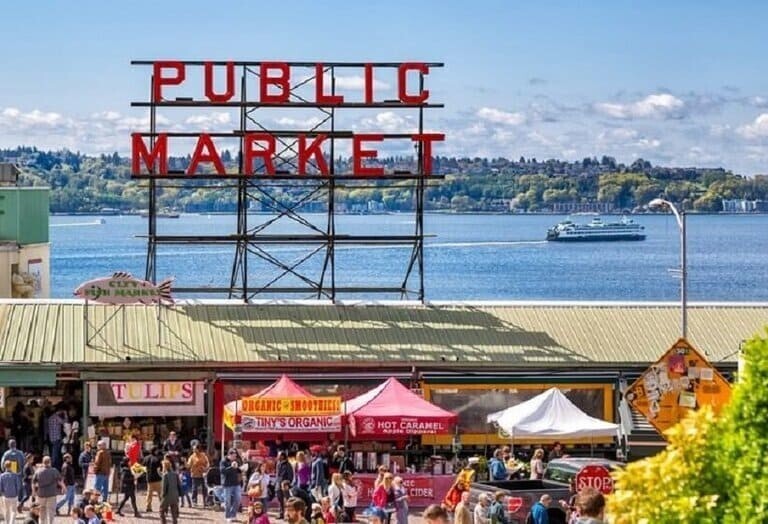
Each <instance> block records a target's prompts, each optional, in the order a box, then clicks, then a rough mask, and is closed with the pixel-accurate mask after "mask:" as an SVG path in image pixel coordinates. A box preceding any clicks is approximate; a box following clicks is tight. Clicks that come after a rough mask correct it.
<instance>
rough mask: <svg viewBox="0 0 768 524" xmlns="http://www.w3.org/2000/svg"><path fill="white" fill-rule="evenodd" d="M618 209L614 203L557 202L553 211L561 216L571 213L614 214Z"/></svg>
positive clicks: (553, 205)
mask: <svg viewBox="0 0 768 524" xmlns="http://www.w3.org/2000/svg"><path fill="white" fill-rule="evenodd" d="M615 209H616V206H614V205H613V202H556V203H554V204H552V211H553V212H555V213H561V214H564V215H565V214H570V213H612V212H613V211H614V210H615Z"/></svg>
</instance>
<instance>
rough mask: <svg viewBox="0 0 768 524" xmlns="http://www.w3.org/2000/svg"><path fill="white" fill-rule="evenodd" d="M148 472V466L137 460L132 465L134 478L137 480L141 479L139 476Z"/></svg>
mask: <svg viewBox="0 0 768 524" xmlns="http://www.w3.org/2000/svg"><path fill="white" fill-rule="evenodd" d="M146 472H147V468H145V467H144V466H142V465H141V463H139V462H137V463H136V464H134V465H133V466H131V473H133V478H134V479H135V480H139V477H141V476H142V475H144V474H145V473H146Z"/></svg>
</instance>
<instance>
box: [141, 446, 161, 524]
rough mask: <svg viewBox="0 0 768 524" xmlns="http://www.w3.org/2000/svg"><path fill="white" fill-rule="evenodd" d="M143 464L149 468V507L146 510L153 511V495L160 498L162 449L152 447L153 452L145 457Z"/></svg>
mask: <svg viewBox="0 0 768 524" xmlns="http://www.w3.org/2000/svg"><path fill="white" fill-rule="evenodd" d="M143 465H144V467H145V468H147V507H146V508H145V511H146V512H147V513H150V512H151V511H152V495H157V498H160V487H161V486H160V480H161V477H160V450H159V449H158V448H157V447H154V448H152V453H150V454H149V455H147V456H146V457H144V462H143Z"/></svg>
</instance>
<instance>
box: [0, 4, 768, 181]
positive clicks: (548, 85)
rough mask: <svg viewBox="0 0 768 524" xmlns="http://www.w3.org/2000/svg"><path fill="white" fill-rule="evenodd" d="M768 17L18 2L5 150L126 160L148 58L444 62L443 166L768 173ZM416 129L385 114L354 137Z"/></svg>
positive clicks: (713, 8)
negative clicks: (585, 165) (482, 161)
mask: <svg viewBox="0 0 768 524" xmlns="http://www.w3.org/2000/svg"><path fill="white" fill-rule="evenodd" d="M584 4H586V5H584ZM668 4H673V5H668ZM766 19H768V2H728V3H726V2H693V1H676V2H630V1H610V2H608V1H605V2H589V3H587V2H565V1H564V2H549V1H537V2H533V1H531V2H512V1H507V2H501V1H499V2H447V1H423V2H413V1H410V2H407V1H391V0H390V1H387V2H330V1H329V2H309V1H306V2H305V1H297V2H291V3H287V2H269V3H266V2H245V1H243V2H226V1H221V2H211V3H204V2H197V1H187V2H176V1H164V2H150V1H136V2H103V1H79V2H13V3H11V4H10V5H9V6H5V7H4V9H3V20H4V22H5V23H4V24H3V32H2V35H1V36H0V38H2V46H1V47H0V147H8V146H15V145H19V144H26V145H37V146H38V147H43V148H60V147H68V148H70V149H74V150H80V151H84V152H88V153H100V152H102V151H113V150H118V151H121V152H126V151H127V150H128V147H129V133H130V131H131V130H133V129H136V130H140V129H143V128H144V127H145V123H144V120H145V112H144V111H140V110H133V109H131V108H130V102H131V101H136V100H143V99H145V98H146V97H147V92H148V81H149V80H148V79H149V75H148V72H149V70H148V69H144V68H139V67H135V66H133V67H132V66H130V61H131V60H132V59H163V58H178V59H220V60H223V59H235V60H302V61H304V60H306V61H322V60H326V61H332V60H338V61H345V60H349V61H368V60H371V61H408V60H423V61H441V62H445V64H446V67H445V68H444V69H443V70H441V71H435V72H434V73H433V74H432V75H430V79H429V83H428V87H429V89H430V90H431V92H432V98H433V100H434V101H439V102H444V103H445V104H446V108H445V109H443V110H437V111H435V112H434V113H431V114H430V115H429V120H428V124H429V127H430V128H432V129H434V130H441V131H444V132H445V133H446V135H447V137H446V142H445V143H444V144H443V145H441V146H440V147H439V148H438V149H437V151H436V153H438V154H446V155H470V156H506V157H510V158H518V157H520V156H525V157H536V158H537V159H544V158H563V159H570V160H572V159H581V158H583V157H585V156H598V157H599V156H601V155H603V154H607V155H611V156H615V157H616V158H617V159H618V160H620V161H624V162H631V161H632V160H633V159H634V158H637V157H642V158H645V159H648V160H651V161H652V162H654V163H659V164H663V165H676V166H689V165H697V166H723V167H726V168H729V169H732V170H734V171H736V172H738V173H744V174H753V173H768V72H766V71H767V70H768V68H767V67H766V65H765V57H766V56H768V53H767V52H768V44H767V43H766V40H765V36H764V23H765V20H766ZM355 74H361V73H355ZM377 79H378V76H377ZM381 82H382V84H383V85H384V86H385V87H387V86H389V87H392V85H393V82H391V81H390V80H389V79H387V78H382V79H381ZM162 116H163V118H164V119H165V120H163V122H165V123H167V125H168V126H169V128H172V129H182V128H184V129H192V128H194V126H198V128H202V127H206V128H210V129H214V128H217V127H218V128H221V129H233V128H234V127H235V124H234V120H233V119H234V118H235V117H233V116H232V115H228V114H225V113H221V114H214V113H213V112H209V113H208V114H207V115H206V116H205V118H201V117H199V116H198V118H197V119H195V118H194V117H193V116H191V115H188V114H186V115H184V114H182V115H178V114H167V113H164V114H162ZM269 118H271V119H272V120H274V121H275V124H274V125H275V126H276V127H283V128H284V127H286V125H287V124H289V123H291V121H293V123H294V124H299V123H301V122H302V121H303V122H304V123H306V122H310V121H311V120H310V119H311V117H309V116H307V115H301V116H295V115H294V114H292V115H290V116H288V115H286V113H285V112H284V111H283V112H282V114H273V115H270V117H269ZM280 119H282V120H283V122H282V125H280V124H278V123H277V121H278V120H280ZM412 124H413V121H412V119H409V118H408V117H407V116H403V115H402V114H401V113H397V112H392V111H378V112H377V110H373V109H371V110H367V111H366V112H364V113H361V114H356V115H351V116H350V117H349V123H348V125H349V127H351V128H353V129H355V130H358V131H363V130H369V131H372V130H375V129H377V128H378V129H381V130H386V131H389V130H393V131H394V130H400V129H402V130H405V129H409V128H410V127H411V126H412ZM186 152H187V151H183V153H186Z"/></svg>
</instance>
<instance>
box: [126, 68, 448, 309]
mask: <svg viewBox="0 0 768 524" xmlns="http://www.w3.org/2000/svg"><path fill="white" fill-rule="evenodd" d="M132 64H134V65H140V66H147V65H149V66H153V65H155V64H156V63H155V62H153V61H133V62H132ZM174 64H183V66H184V67H185V68H187V70H191V71H193V72H194V71H195V70H197V71H198V72H200V71H202V68H203V67H206V74H208V72H209V71H208V68H212V67H217V68H222V67H224V66H227V67H228V68H230V67H232V65H233V64H234V68H235V71H236V72H237V76H238V77H239V78H238V82H237V84H239V93H238V96H235V97H233V99H231V100H227V101H223V102H222V101H218V102H212V101H210V100H209V99H205V98H204V99H195V98H189V97H178V98H175V99H165V98H158V97H157V96H156V94H157V93H158V91H157V90H156V88H157V82H158V79H157V78H156V76H157V68H156V67H155V68H154V73H153V75H152V79H151V90H152V91H151V93H152V96H151V97H150V100H149V101H145V102H132V104H131V105H132V106H133V107H142V108H148V111H149V130H148V132H141V133H136V135H139V136H140V137H141V139H142V140H144V139H147V141H148V143H149V146H150V148H151V150H153V151H154V148H155V145H156V143H157V140H158V139H159V137H161V136H162V135H164V139H179V140H182V141H183V140H186V141H190V140H193V139H194V138H195V137H197V136H198V135H199V133H191V132H186V131H178V130H173V129H174V128H173V126H168V125H167V119H166V118H165V117H164V116H163V118H158V109H162V111H169V112H170V111H174V110H177V109H180V110H181V111H188V112H189V111H194V110H198V109H199V108H217V109H219V110H223V109H224V110H229V111H237V112H238V114H239V119H238V120H239V122H238V127H237V129H234V130H231V131H225V132H210V133H208V132H206V134H207V135H208V136H210V137H211V138H212V139H215V140H219V141H222V142H224V141H229V142H230V143H233V144H234V143H235V142H236V143H237V145H236V146H235V147H234V149H235V150H237V151H238V153H237V172H229V171H231V170H232V169H234V168H232V169H230V170H228V171H227V173H226V174H221V173H216V174H212V173H200V174H194V175H190V174H188V173H186V172H185V171H181V170H176V171H174V170H169V171H167V173H165V174H160V173H158V172H157V171H156V169H155V166H154V164H152V166H149V167H148V170H147V171H146V172H139V171H137V170H136V169H135V168H134V170H133V173H132V176H133V178H134V179H138V180H141V181H142V183H143V185H145V186H146V188H147V190H148V212H147V215H148V216H147V218H148V226H147V237H146V238H147V259H146V279H147V280H149V281H151V282H156V281H157V269H158V253H159V251H160V250H161V249H162V248H163V246H174V245H176V246H178V245H195V246H198V247H199V249H200V250H204V249H205V248H206V247H214V248H217V249H218V250H221V249H222V246H230V247H232V248H233V260H232V264H231V270H230V271H228V281H229V283H228V285H225V284H219V285H211V284H210V283H208V284H201V283H181V284H182V285H181V286H180V287H175V288H174V291H175V292H176V293H182V294H184V293H186V294H195V295H200V294H211V295H213V296H216V295H218V296H226V297H228V298H238V299H242V300H243V301H245V302H248V301H250V300H252V299H254V298H267V297H268V298H280V297H294V298H299V297H301V298H317V299H329V300H332V301H334V300H337V299H340V298H343V297H345V296H372V295H389V296H390V297H391V298H400V299H417V300H419V301H424V298H425V297H424V238H425V232H424V202H425V190H426V188H427V187H428V185H429V184H430V180H436V179H439V178H440V177H439V176H432V174H431V173H429V172H427V169H428V164H429V160H427V166H425V159H424V154H425V148H426V152H427V154H429V153H430V148H429V144H427V146H425V144H424V142H421V141H416V140H414V146H413V147H414V152H415V155H414V156H415V160H414V161H413V162H412V163H411V165H410V167H409V169H401V170H390V172H385V173H383V174H377V175H372V174H370V173H359V172H358V173H356V172H354V170H353V171H352V172H349V171H346V172H343V173H340V172H338V170H339V166H340V165H342V164H343V162H341V161H340V160H339V159H338V158H337V155H340V150H341V144H343V142H341V141H343V140H350V139H352V138H353V136H354V132H353V130H352V129H350V128H342V125H341V124H340V118H339V117H340V115H341V114H342V113H343V112H345V110H348V109H355V110H360V111H365V110H370V109H374V110H375V109H379V110H386V111H388V112H396V113H397V114H402V113H401V112H409V113H408V114H409V116H408V117H407V118H406V119H407V121H408V122H411V123H412V124H413V131H414V133H418V134H419V135H422V134H423V133H424V132H425V119H424V117H425V111H426V110H427V109H431V108H442V107H443V105H442V104H435V103H427V102H426V101H424V102H413V101H408V99H406V101H403V99H402V98H403V97H402V96H401V98H400V99H394V100H385V101H380V102H379V101H373V100H372V99H371V97H369V96H368V95H366V99H367V101H366V102H365V103H360V102H338V101H336V102H334V103H330V104H329V103H328V101H327V100H326V99H324V100H312V99H311V97H308V96H306V94H305V93H304V91H302V90H305V89H306V88H307V85H308V84H311V83H312V82H316V81H317V76H318V73H319V71H321V70H322V73H323V74H322V76H323V78H324V82H325V85H326V86H327V87H326V90H327V91H328V95H326V97H329V98H332V97H334V96H336V95H337V93H339V92H340V89H339V86H338V79H339V78H340V77H344V73H345V72H347V73H349V72H350V71H352V70H354V69H355V68H357V69H358V70H359V69H360V68H366V74H367V75H368V76H367V77H366V78H367V80H369V81H370V80H371V76H370V75H369V73H368V68H373V69H375V70H385V71H386V70H389V71H393V72H398V74H402V73H401V71H399V70H398V68H399V67H401V66H402V64H399V63H386V62H382V63H372V64H363V63H352V62H334V63H325V64H322V69H320V68H319V67H318V64H315V63H308V62H286V63H285V64H287V66H288V67H289V68H290V69H289V70H290V71H291V75H290V76H291V82H290V89H289V93H290V95H289V98H288V100H287V101H285V102H284V103H280V104H275V103H270V102H266V103H263V102H262V101H260V100H258V99H256V98H255V95H254V96H249V94H250V93H248V90H249V89H252V86H253V85H254V83H256V84H258V83H259V82H260V81H262V80H263V79H262V78H260V77H261V76H263V73H264V69H263V68H260V65H261V64H263V63H262V62H234V63H233V62H207V63H206V62H199V61H179V62H174ZM422 66H426V67H427V68H437V67H442V66H443V64H441V63H427V64H422ZM427 71H428V69H427ZM413 73H415V74H413ZM424 73H425V71H415V72H414V71H411V72H410V74H411V76H412V77H414V80H413V82H412V84H413V88H412V91H415V90H416V86H418V89H419V90H420V92H426V91H425V90H424V85H425V74H424ZM180 76H182V77H183V75H180ZM344 78H345V79H348V78H349V76H346V77H344ZM402 78H403V76H401V77H400V79H401V80H402ZM416 78H417V79H418V80H416ZM321 86H322V84H321ZM206 89H208V87H207V86H206ZM321 89H322V87H321ZM261 92H262V94H263V93H264V88H262V91H261ZM318 98H319V96H318ZM235 99H236V100H235ZM287 107H291V108H300V109H301V110H302V111H311V112H316V115H317V116H316V117H314V118H310V119H306V120H304V121H303V122H309V125H308V128H307V129H295V128H292V129H272V128H271V127H270V125H269V122H275V121H276V119H274V118H272V119H270V117H269V116H270V115H269V114H268V113H269V111H273V112H274V111H276V110H278V109H280V110H282V109H283V108H287ZM280 120H281V119H277V121H278V122H279V121H280ZM282 121H284V122H289V123H291V124H294V125H293V126H292V127H299V126H298V125H296V122H297V119H282ZM161 124H163V125H161ZM161 127H171V130H168V131H164V130H162V129H160V128H161ZM352 127H354V126H352ZM175 129H178V128H175ZM254 132H255V133H264V134H268V135H270V136H272V137H274V140H275V143H276V145H277V149H276V151H275V157H274V158H275V172H274V173H273V174H253V171H251V170H250V169H251V167H250V166H246V165H245V160H244V157H245V156H246V151H245V147H246V144H245V142H246V140H245V137H246V136H247V135H248V133H254ZM320 135H322V136H324V137H325V138H326V139H327V142H326V144H327V151H324V152H323V156H324V157H325V158H327V160H326V162H327V170H328V172H327V173H325V174H324V173H322V172H321V171H322V169H321V167H322V166H318V162H317V160H318V159H317V158H316V157H315V158H309V159H308V160H307V163H306V166H307V167H308V169H309V172H307V173H306V174H305V175H298V174H297V171H298V172H301V169H300V168H299V166H298V164H299V161H298V159H297V157H298V156H299V153H298V150H297V143H298V141H299V139H300V137H305V138H313V137H318V136H320ZM377 135H378V137H379V139H381V140H386V139H406V140H413V137H414V136H416V135H414V134H413V133H403V132H385V133H377ZM248 147H250V145H249V146H248ZM259 147H260V146H259ZM233 158H234V155H233ZM367 162H369V163H370V159H368V160H367ZM172 167H173V166H172ZM259 167H262V168H263V167H264V166H263V164H261V165H260V164H259V162H257V169H258V168H259ZM180 188H183V189H190V188H192V189H194V190H196V191H217V192H219V193H218V194H229V195H230V197H231V198H236V202H237V205H236V221H235V223H234V227H233V230H232V231H230V232H228V233H227V234H212V233H211V234H207V233H206V234H204V232H200V233H196V234H162V233H161V231H160V230H159V228H158V217H159V216H161V212H162V206H161V205H160V204H159V195H161V194H162V192H163V191H166V190H173V189H180ZM357 189H377V190H381V191H386V190H388V189H397V190H398V191H401V192H402V191H407V192H409V194H410V195H412V198H413V211H412V212H411V211H408V212H407V213H402V214H400V216H401V217H404V218H406V219H408V220H410V218H412V219H413V230H412V232H409V233H408V234H402V228H399V232H400V233H401V234H393V233H391V232H390V233H388V232H387V231H386V228H385V227H382V228H378V227H377V230H376V231H372V232H370V233H366V234H360V233H359V232H356V231H344V230H341V229H340V228H339V227H338V225H339V224H338V218H339V215H341V214H343V213H344V214H346V213H348V212H349V209H342V208H341V207H342V206H340V205H339V204H340V203H339V196H340V194H342V193H347V192H350V191H354V190H357ZM254 209H256V210H259V213H258V214H255V213H253V210H254ZM318 213H320V214H319V215H318ZM318 217H319V218H318ZM400 222H402V221H400ZM379 246H388V247H390V248H395V249H400V250H407V251H408V255H407V256H405V257H403V262H402V272H400V271H399V270H397V268H394V267H393V268H392V275H391V277H392V278H393V279H394V280H393V281H392V282H391V283H389V282H388V283H386V284H381V283H378V282H373V283H370V282H362V281H361V280H360V278H359V277H356V278H353V279H349V278H344V277H345V275H344V272H343V269H341V268H340V267H339V251H340V250H344V251H347V250H349V249H357V251H355V255H354V258H355V260H356V261H357V263H358V264H365V257H366V256H372V257H374V256H378V253H377V251H378V250H371V249H370V248H371V247H379ZM210 269H211V270H213V268H210ZM214 271H215V270H214ZM220 282H221V283H223V282H225V280H224V277H222V279H221V280H220Z"/></svg>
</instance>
